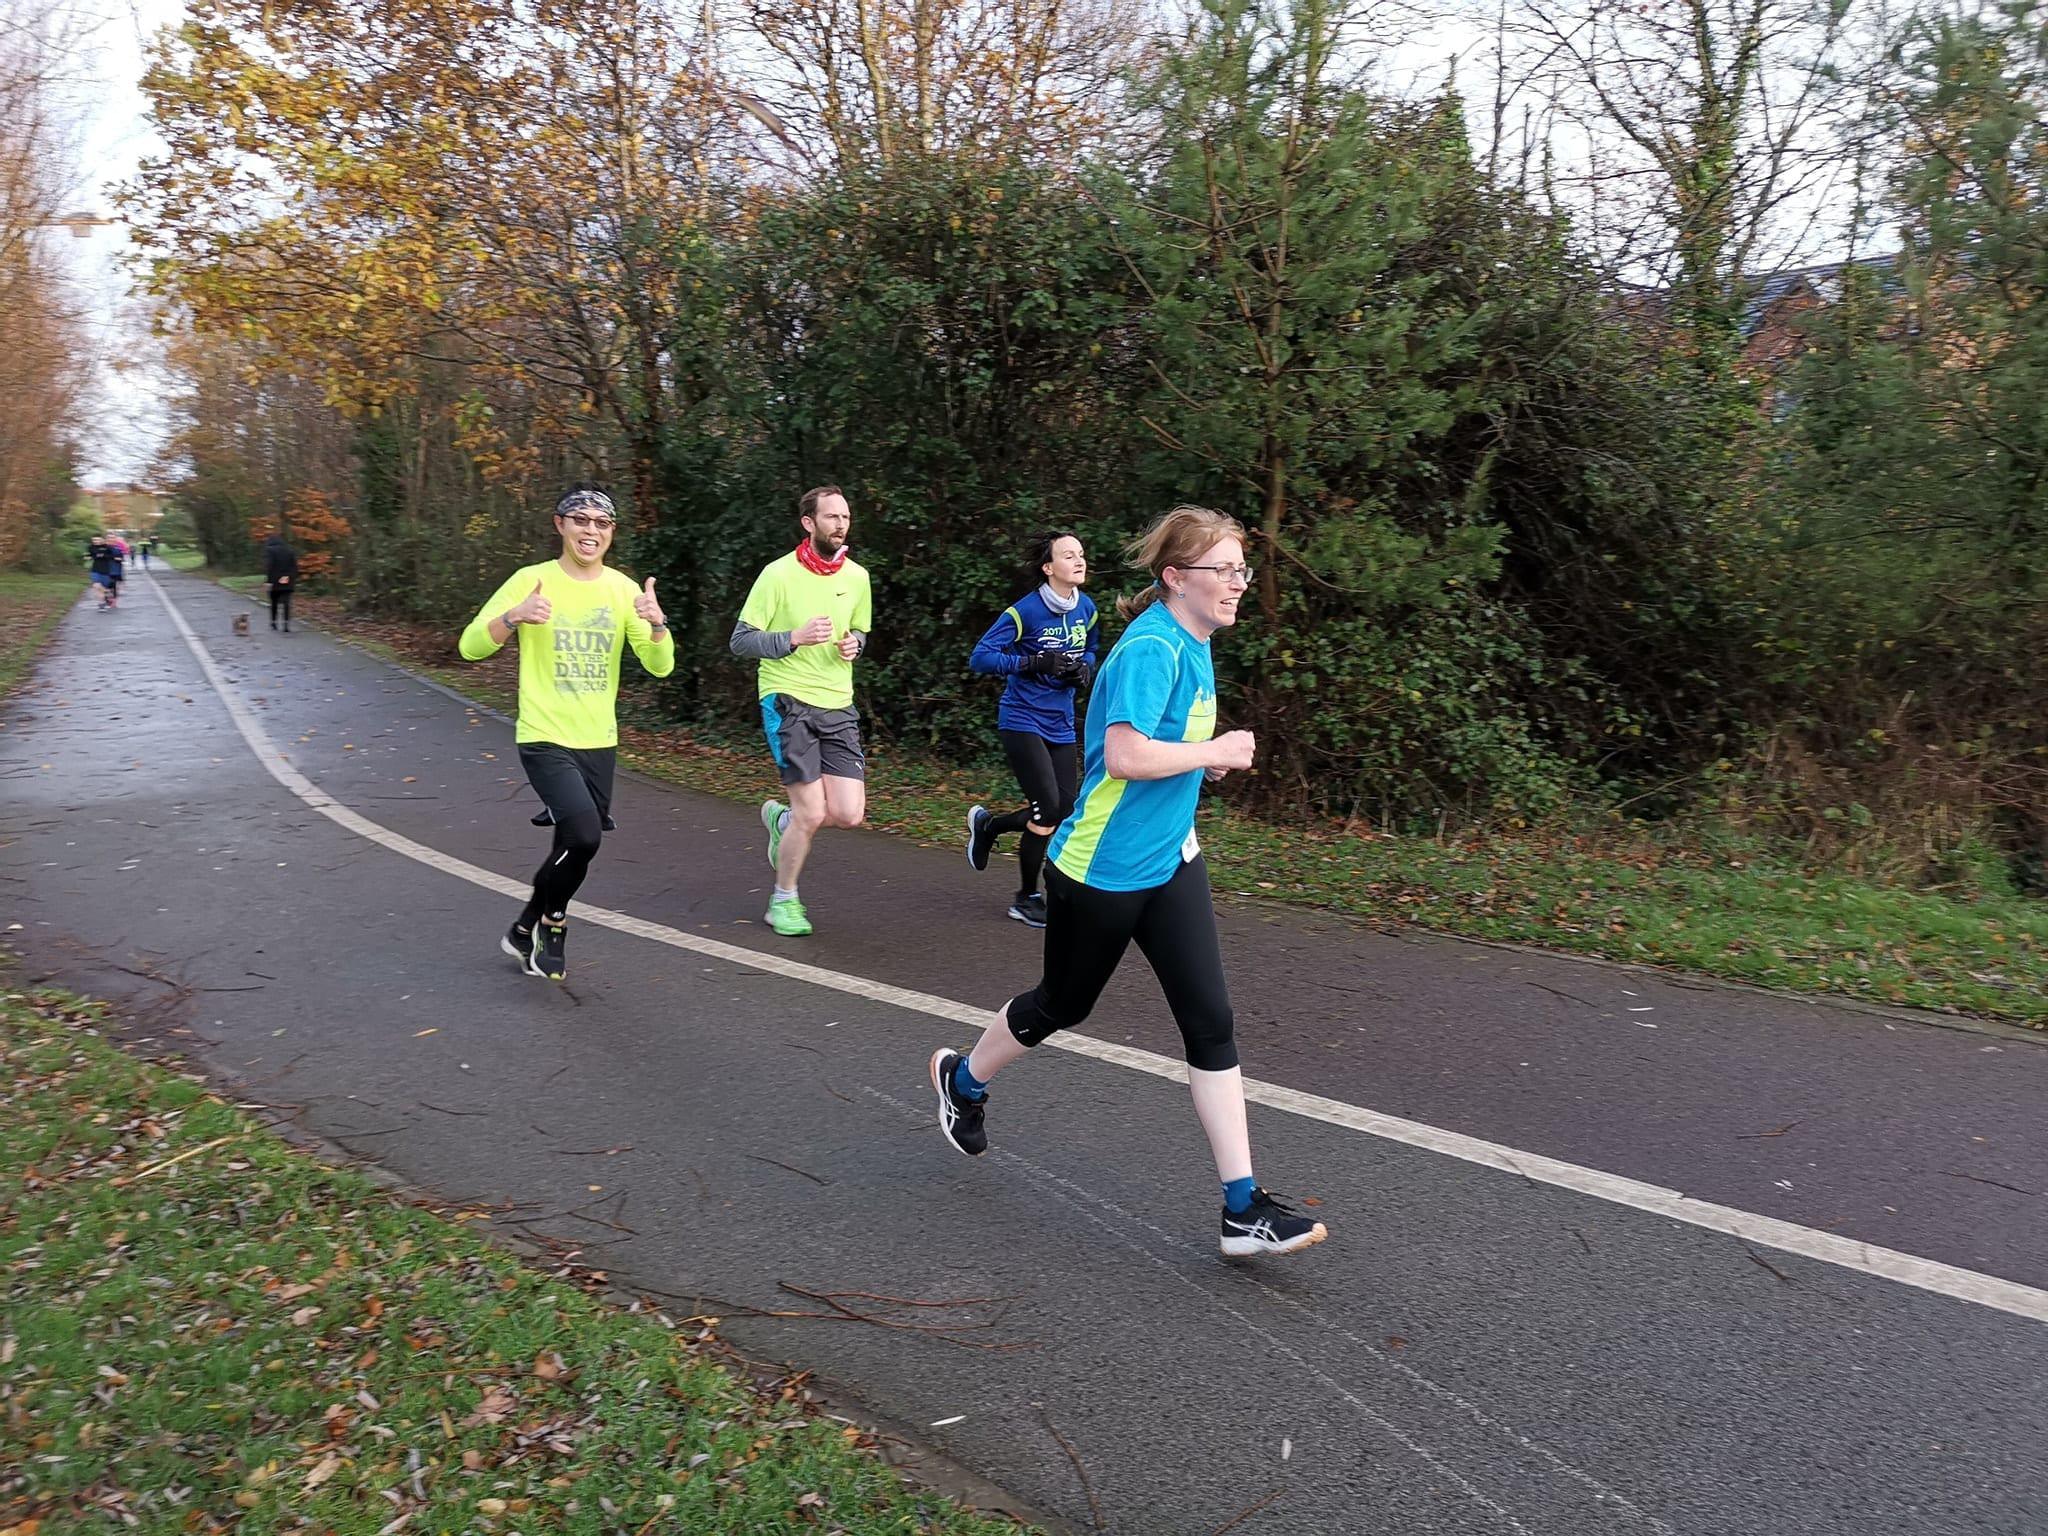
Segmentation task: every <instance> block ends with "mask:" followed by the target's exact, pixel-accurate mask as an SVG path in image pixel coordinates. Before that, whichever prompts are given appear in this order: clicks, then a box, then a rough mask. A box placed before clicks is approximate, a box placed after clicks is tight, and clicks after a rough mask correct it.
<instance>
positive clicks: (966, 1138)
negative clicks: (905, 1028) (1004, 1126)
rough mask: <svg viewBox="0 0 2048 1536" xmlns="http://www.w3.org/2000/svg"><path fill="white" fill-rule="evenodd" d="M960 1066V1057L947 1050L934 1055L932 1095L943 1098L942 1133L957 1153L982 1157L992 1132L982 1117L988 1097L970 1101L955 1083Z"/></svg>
mask: <svg viewBox="0 0 2048 1536" xmlns="http://www.w3.org/2000/svg"><path fill="white" fill-rule="evenodd" d="M959 1065H960V1053H959V1052H958V1051H955V1050H951V1049H948V1048H945V1047H941V1048H940V1049H939V1050H937V1051H934V1052H933V1053H932V1065H931V1073H932V1091H933V1092H935V1093H937V1094H938V1096H939V1130H940V1131H941V1132H942V1133H943V1134H944V1135H945V1138H946V1140H948V1141H950V1142H951V1143H953V1147H954V1150H956V1151H959V1152H965V1153H966V1154H967V1155H968V1156H969V1157H979V1156H980V1155H981V1154H982V1153H984V1152H986V1151H987V1150H988V1128H987V1127H986V1126H985V1125H983V1124H982V1116H983V1114H984V1113H985V1112H986V1111H987V1109H988V1100H987V1098H986V1097H983V1098H979V1099H970V1098H968V1097H967V1095H966V1094H964V1093H962V1092H961V1091H960V1089H959V1088H958V1086H957V1085H955V1083H954V1081H953V1069H954V1068H955V1067H957V1066H959Z"/></svg>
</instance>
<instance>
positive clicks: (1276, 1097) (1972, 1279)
mask: <svg viewBox="0 0 2048 1536" xmlns="http://www.w3.org/2000/svg"><path fill="white" fill-rule="evenodd" d="M149 584H150V587H151V589H152V590H153V591H155V592H156V594H157V595H158V597H159V598H161V599H162V601H163V605H164V608H165V611H167V612H168V613H169V614H170V616H171V622H172V623H173V624H175V625H176V626H177V628H178V633H179V634H180V635H182V636H184V639H185V644H186V645H187V646H189V647H190V648H191V651H192V654H193V656H194V657H195V658H197V660H198V662H199V666H200V669H201V670H202V671H203V672H204V673H205V674H206V679H207V681H208V682H209V683H211V684H212V685H213V689H214V692H215V693H217V694H219V695H220V699H221V702H222V703H223V704H224V705H226V706H227V711H228V714H229V716H230V717H231V718H232V719H233V720H234V722H235V728H236V729H237V730H239V731H240V732H241V733H242V739H243V740H244V741H246V742H247V743H248V744H249V749H250V750H251V751H252V752H254V753H255V754H256V760H257V761H258V762H260V763H261V764H262V765H263V766H264V768H265V769H267V770H268V771H269V773H270V776H271V777H272V778H274V779H276V780H277V782H278V783H280V784H282V785H283V786H284V787H285V788H286V789H288V790H290V791H291V792H292V793H293V794H294V795H296V796H298V798H299V799H300V800H302V801H304V802H305V803H306V804H307V805H309V806H311V807H312V808H313V809H314V810H316V811H318V812H319V813H320V814H321V815H323V816H325V817H327V818H328V819H329V820H330V821H333V822H335V823H337V824H338V825H340V826H343V827H346V828H347V829H348V830H349V831H351V832H353V833H355V834H356V835H357V836H359V837H364V838H368V839H369V840H370V841H371V842H373V843H376V844H377V845H378V846H380V847H383V848H388V849H390V850H391V851H392V852H393V853H399V854H403V855H404V856H405V857H407V858H409V859H412V860H414V861H415V862H417V863H421V864H424V865H426V866H427V867H428V868H430V869H438V870H440V871H441V872H442V873H443V874H446V875H453V876H454V877H455V878H456V879H458V880H467V881H468V882H469V883H470V884H472V885H476V886H481V887H482V888H483V889H485V890H487V891H494V892H496V893H497V894H498V895H500V896H506V897H510V898H512V899H513V900H515V901H523V900H524V899H525V898H526V896H527V887H526V886H525V885H524V884H522V883H521V882H519V881H516V880H508V879H507V878H506V877H505V876H503V875H500V874H495V873H493V872H492V871H490V870H488V869H482V868H479V867H478V866H477V865H474V864H471V863H468V862H466V861H465V860H462V859H458V858H455V857H453V856H451V855H449V854H445V853H442V852H441V851H440V850H438V849H435V848H429V847H427V846H426V845H425V844H424V843H416V842H414V841H413V840H412V839H411V838H409V837H403V836H400V835H399V834H398V833H396V832H392V831H390V830H388V829H387V828H385V827H382V826H379V825H378V824H377V823H376V822H374V821H371V820H370V819H369V818H367V817H365V816H361V815H358V814H357V813H356V812H355V811H352V810H350V809H349V808H348V807H347V806H345V805H343V804H341V802H339V801H338V800H336V799H334V798H333V797H332V796H331V795H329V794H328V793H327V792H326V791H324V790H323V789H321V788H320V787H319V786H318V785H317V784H315V783H314V782H313V781H312V780H311V779H309V778H307V777H306V776H305V775H304V774H303V773H300V772H299V771H298V769H296V768H294V767H293V766H292V765H291V763H290V761H289V760H288V759H287V758H286V757H285V755H284V754H283V753H281V752H279V751H278V750H277V748H276V747H275V746H274V745H273V744H272V743H271V741H270V738H269V736H268V735H267V734H266V733H265V732H264V729H263V727H262V726H261V725H260V724H259V723H258V722H257V720H256V717H255V715H254V714H252V713H251V712H250V710H249V707H248V706H247V705H246V704H244V703H243V702H242V701H241V699H239V698H238V697H237V696H236V695H235V693H234V691H233V690H232V689H231V688H230V687H229V686H228V683H227V679H226V678H224V677H223V676H222V675H221V672H220V668H219V667H217V666H216V665H215V664H214V660H213V657H212V656H210V655H209V654H208V653H207V651H206V648H205V647H204V646H203V645H201V644H200V643H199V637H198V636H197V635H195V634H193V632H192V628H191V626H190V625H188V624H187V623H186V622H185V618H184V615H183V614H181V613H179V612H178V610H177V607H176V605H175V604H173V603H172V601H171V597H170V594H169V593H168V592H167V591H165V590H164V589H163V588H162V587H161V586H159V585H158V584H157V582H156V580H155V578H154V577H151V578H150V581H149ZM574 911H575V914H576V916H578V917H580V918H582V919H583V920H584V921H586V922H591V923H597V924H599V925H600V926H602V927H606V928H612V929H616V930H617V931H618V932H620V933H626V934H631V935H632V936H633V937H635V938H640V939H650V940H652V941H653V942H655V943H657V944H667V945H670V946H671V947H673V948H676V949H686V950H689V951H691V952H692V953H695V954H700V955H709V956H711V957H712V958H714V959H718V960H724V961H728V962H730V963H732V964H734V965H744V966H748V967H750V968H752V969H754V970H757V971H766V972H769V973H770V974H773V975H776V976H786V977H788V978H789V979H790V980H792V981H801V982H806V983H808V984H810V985H812V986H816V987H824V988H827V989H829V990H831V991H834V992H844V993H848V994H850V995H852V996H854V997H860V998H865V999H867V1000H868V1001H870V1002H876V1003H883V1004H886V1005H888V1006H889V1007H892V1008H902V1009H905V1010H907V1011H909V1012H912V1013H923V1014H929V1015H930V1016H931V1017H933V1018H936V1019H945V1020H946V1021H947V1022H949V1023H953V1024H963V1025H967V1026H969V1027H970V1028H974V1029H985V1028H987V1027H988V1025H989V1024H990V1022H991V1021H992V1018H993V1015H992V1013H991V1012H990V1010H989V1009H987V1008H977V1007H971V1006H969V1005H968V1004H966V1003H958V1002H954V1001H953V1000H952V999H951V998H945V997H935V996H933V995H932V994H931V993H928V992H913V991H910V990H909V989H908V988H905V987H892V986H890V985H889V984H888V983H886V982H880V981H870V980H868V979H867V978H866V977H862V976H848V975H844V974H842V973H840V972H838V971H828V970H825V969H823V968H821V967H819V966H815V965H806V964H804V963H803V962H802V961H799V960H790V959H786V958H784V957H783V956H781V955H777V954H772V953H769V952H767V951H764V950H757V949H746V948H744V947H742V946H740V945H738V944H726V943H722V942H720V941H719V940H717V939H706V938H700V937H699V936H697V935H695V934H690V933H684V932H683V931H682V930H680V929H677V928H670V927H668V926H666V925H665V924H662V923H652V922H649V921H647V919H645V918H641V917H634V916H633V915H631V914H630V913H626V912H613V911H610V910H608V909H607V908H604V907H593V906H590V905H587V904H586V903H583V902H580V901H579V902H577V903H576V904H575V906H574ZM1046 1043H1047V1044H1048V1045H1051V1046H1054V1047H1056V1048H1058V1049H1059V1050H1063V1051H1071V1052H1072V1053H1074V1054H1075V1055H1077V1056H1087V1057H1091V1058H1093V1059H1094V1060H1096V1061H1102V1062H1107V1063H1109V1064H1110V1065H1111V1066H1118V1067H1128V1068H1129V1069H1130V1070H1132V1071H1134V1072H1146V1073H1150V1074H1151V1075H1152V1076H1154V1077H1163V1078H1165V1079H1167V1080H1168V1081H1170V1082H1176V1083H1184V1082H1186V1081H1187V1066H1186V1064H1185V1063H1183V1062H1179V1061H1175V1060H1174V1059H1173V1058H1172V1057H1169V1056H1161V1055H1158V1054H1157V1053H1155V1052H1152V1051H1141V1050H1138V1049H1135V1048H1134V1047H1132V1046H1128V1045H1116V1044H1113V1043H1112V1042H1110V1041H1107V1040H1097V1039H1095V1038H1093V1037H1092V1036H1088V1035H1079V1034H1074V1033H1072V1032H1070V1031H1069V1032H1063V1033H1061V1034H1057V1035H1054V1036H1053V1037H1052V1038H1051V1039H1050V1040H1049V1041H1047V1042H1046ZM1244 1089H1245V1096H1246V1097H1247V1098H1249V1099H1250V1100H1251V1101H1252V1102H1253V1103H1255V1104H1264V1105H1266V1106H1268V1107H1269V1108H1272V1109H1279V1110H1284V1111H1286V1112H1287V1113H1288V1114H1292V1115H1299V1116H1301V1117H1302V1118H1303V1119H1307V1120H1317V1121H1320V1122H1322V1123H1323V1124H1324V1125H1335V1126H1341V1127H1342V1128H1344V1129H1345V1130H1350V1131H1362V1132H1364V1133H1365V1134H1366V1135H1368V1136H1377V1137H1379V1138H1381V1139H1382V1140H1385V1141H1395V1142H1399V1143H1401V1144H1402V1145H1403V1146H1409V1147H1419V1148H1421V1149H1422V1150H1423V1151H1425V1152H1438V1153H1441V1154H1442V1155H1443V1156H1445V1157H1455V1158H1457V1159H1459V1160H1460V1161H1462V1162H1467V1163H1477V1164H1478V1165H1479V1166H1480V1167H1482V1168H1494V1169H1498V1170H1499V1171H1500V1172H1502V1173H1510V1174H1515V1175H1517V1176H1519V1177H1521V1178H1524V1179H1530V1180H1533V1181H1535V1182H1536V1183H1539V1184H1550V1185H1554V1186H1555V1187H1557V1188H1559V1189H1568V1190H1571V1191H1572V1192H1574V1193H1575V1194H1581V1195H1590V1196H1592V1197H1593V1198H1594V1199H1596V1200H1606V1201H1608V1202H1610V1203H1612V1204H1615V1205H1625V1206H1628V1207H1630V1208H1631V1209H1634V1210H1638V1211H1647V1212H1649V1213H1650V1214H1651V1215H1653V1216H1665V1217H1669V1218H1670V1219H1671V1220H1673V1221H1679V1222H1684V1223H1685V1224H1687V1225H1688V1226H1694V1227H1701V1228H1704V1229H1705V1230H1707V1231H1709V1232H1720V1233H1723V1234H1725V1235H1726V1236H1728V1237H1733V1238H1739V1239H1741V1240H1742V1241H1744V1242H1750V1243H1756V1244H1759V1245H1761V1246H1762V1247H1765V1248H1775V1249H1778V1250H1779V1251H1781V1252H1784V1253H1794V1254H1798V1255H1800V1256H1801V1257H1803V1258H1809V1259H1818V1260H1819V1261H1821V1262H1822V1263H1824V1264H1834V1265H1837V1266H1839V1267H1841V1268H1843V1269H1850V1270H1855V1271H1857V1272H1858V1273H1860V1274H1866V1275H1876V1276H1877V1277H1879V1278H1880V1279H1884V1280H1892V1281H1896V1282H1897V1283H1898V1284H1900V1285H1910V1286H1913V1287H1915V1288H1916V1289H1919V1290H1923V1291H1931V1292H1933V1293H1934V1294H1935V1295H1937V1296H1948V1297H1951V1298H1953V1299H1955V1300H1957V1301H1967V1302H1973V1303H1975V1304H1976V1305H1978V1306H1981V1307H1991V1308H1994V1309H1995V1310H1997V1311H2000V1312H2010V1313H2012V1314H2013V1315H2014V1316H2015V1317H2024V1318H2030V1319H2032V1320H2033V1321H2035V1322H2037V1323H2048V1291H2044V1290H2040V1289H2038V1288H2036V1287H2034V1286H2031V1285H2021V1284H2019V1283H2018V1282H2017V1281H2013V1280H2002V1279H2000V1278H1998V1277H1997V1276H1996V1275H1986V1274H1980V1273H1978V1272H1977V1271H1975V1270H1970V1269H1961V1268H1958V1267H1957V1266H1955V1265H1953V1264H1942V1263H1938V1262H1936V1261H1935V1260H1933V1259H1923V1258H1920V1257H1918V1256H1917V1255H1914V1254H1910V1253H1901V1252H1899V1251H1898V1250H1897V1249H1893V1248H1879V1247H1876V1246H1874V1245H1872V1244H1870V1243H1862V1242H1858V1241H1856V1240H1855V1239H1854V1238H1848V1237H1840V1236H1838V1235H1836V1234H1835V1233H1833V1232H1822V1231H1819V1230H1817V1229H1815V1228H1813V1227H1802V1226H1800V1225H1798V1224H1797V1223H1795V1222H1790V1221H1780V1220H1778V1219H1777V1218H1776V1217H1773V1216H1759V1215H1757V1214H1755V1213H1754V1212H1751V1211H1739V1210H1736V1209H1735V1208H1734V1207H1732V1206H1726V1205H1715V1204H1712V1203H1711V1202H1709V1201H1705V1200H1695V1199H1693V1198H1691V1197H1690V1196H1689V1195H1684V1194H1681V1193H1680V1192H1679V1191H1677V1190H1675V1189H1665V1188H1664V1187H1662V1186H1661V1185H1657V1184H1646V1183H1644V1182H1642V1181H1641V1180H1639V1179H1631V1178H1625V1177H1623V1176H1622V1175H1621V1174H1617V1173H1607V1172H1604V1171H1602V1170H1601V1169H1598V1168H1582V1167H1580V1166H1579V1165H1578V1164H1576V1163H1567V1162H1562V1161H1560V1160H1558V1159H1557V1158H1554V1157H1544V1156H1542V1155H1541V1154H1539V1153H1535V1152H1521V1151H1517V1150H1516V1149H1515V1148H1513V1147H1503V1146H1500V1145H1498V1144H1497V1143H1495V1142H1491V1141H1482V1140H1480V1139H1479V1138H1478V1137H1476V1136H1466V1135H1463V1134H1461V1133H1459V1132H1457V1131H1446V1130H1442V1129H1440V1128H1439V1127H1437V1126H1433V1125H1424V1124H1422V1123H1421V1122H1419V1121H1415V1120H1403V1119H1400V1118H1399V1117H1397V1116H1394V1115H1383V1114H1381V1113H1380V1112H1379V1111H1378V1110H1372V1109H1364V1108H1361V1107H1359V1106H1358V1105H1356V1104H1345V1103H1342V1102H1340V1101H1339V1100H1336V1099H1326V1098H1323V1097H1321V1096H1320V1095H1318V1094H1313V1093H1303V1092H1301V1091H1300V1090H1299V1089H1295V1088H1286V1087H1282V1086H1281V1085H1280V1084H1278V1083H1265V1082H1260V1081H1258V1080H1256V1079H1254V1078H1246V1079H1245V1084H1244Z"/></svg>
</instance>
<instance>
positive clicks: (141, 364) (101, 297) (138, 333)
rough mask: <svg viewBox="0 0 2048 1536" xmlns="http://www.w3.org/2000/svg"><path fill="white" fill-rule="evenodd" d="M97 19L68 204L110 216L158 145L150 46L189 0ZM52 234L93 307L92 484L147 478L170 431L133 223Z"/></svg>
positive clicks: (113, 7)
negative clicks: (144, 83) (147, 92)
mask: <svg viewBox="0 0 2048 1536" xmlns="http://www.w3.org/2000/svg"><path fill="white" fill-rule="evenodd" d="M87 4H88V5H90V6H92V12H91V14H92V16H93V17H94V18H95V20H93V21H91V22H88V25H89V26H90V28H91V30H90V31H89V33H88V34H87V37H86V45H85V49H84V54H83V57H82V59H81V70H80V73H81V75H82V77H83V78H82V79H81V81H80V83H79V89H78V93H77V107H76V109H75V110H76V113H77V121H78V125H79V168H80V172H81V181H80V186H79V189H78V192H77V194H76V195H75V196H74V197H73V198H72V199H71V200H70V201H69V202H68V203H67V204H66V205H65V212H66V213H71V212H80V213H87V214H95V215H98V216H100V217H103V218H104V217H110V216H112V214H113V213H114V211H115V210H114V206H113V188H114V186H115V185H116V184H117V183H119V182H120V181H122V180H124V179H125V178H127V177H129V176H131V175H133V174H134V173H135V169H136V167H137V165H138V164H139V163H140V162H141V160H142V157H143V156H144V155H146V154H148V153H150V152H151V151H152V149H154V148H155V147H156V141H155V140H154V139H153V138H152V136H151V134H150V132H149V124H148V120H147V116H146V114H145V112H144V108H143V100H142V90H141V84H140V82H141V78H142V60H143V52H144V49H145V47H146V45H147V42H148V40H149V39H150V38H151V37H153V36H154V35H155V34H156V32H157V31H158V29H160V28H162V27H164V26H168V25H172V24H174V23H175V22H177V20H178V19H179V17H180V16H181V15H182V14H183V11H184V6H183V0H98V3H97V4H94V3H93V0H87ZM49 238H50V239H51V240H53V241H55V242H57V244H56V249H58V250H61V251H62V252H63V253H64V254H65V255H66V257H67V258H68V259H69V261H70V263H71V266H72V272H73V275H74V278H75V280H76V282H77V285H78V289H79V296H80V299H81V301H82V302H83V303H84V305H85V307H86V309H87V311H88V313H89V315H90V317H91V327H92V337H93V344H94V348H95V352H96V356H97V361H98V365H99V366H98V377H99V390H98V398H97V399H96V400H95V402H94V405H93V410H92V416H91V419H90V420H89V421H88V422H87V424H86V434H85V443H84V448H85V464H84V470H83V472H84V475H85V478H86V482H87V483H88V484H100V483H104V482H108V481H126V480H135V479H143V478H146V477H147V476H148V474H149V470H150V465H151V462H152V461H153V460H154V458H155V456H156V451H157V447H158V445H159V443H161V441H162V439H163V434H164V409H163V384H164V381H163V375H162V371H161V370H160V369H159V368H158V367H157V365H156V361H155V349H154V346H153V344H152V343H151V341H150V339H149V324H148V316H147V314H146V312H144V311H143V310H142V308H141V307H140V306H139V305H138V304H136V302H135V301H134V300H133V299H132V298H131V297H130V291H131V289H132V287H133V277H132V274H131V272H130V270H129V269H128V268H127V266H126V265H125V264H124V261H123V258H124V257H125V256H126V254H127V252H128V248H129V247H128V235H127V231H126V230H125V229H124V228H122V227H121V226H120V225H113V226H107V227H101V228H98V229H95V230H93V231H92V233H91V234H90V235H89V236H88V237H87V238H86V239H83V240H79V239H74V238H73V237H72V236H70V235H68V234H65V233H62V232H58V233H53V234H52V235H51V236H49Z"/></svg>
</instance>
